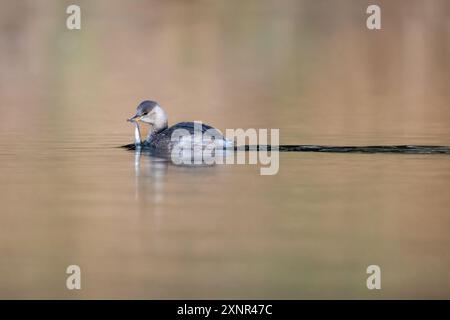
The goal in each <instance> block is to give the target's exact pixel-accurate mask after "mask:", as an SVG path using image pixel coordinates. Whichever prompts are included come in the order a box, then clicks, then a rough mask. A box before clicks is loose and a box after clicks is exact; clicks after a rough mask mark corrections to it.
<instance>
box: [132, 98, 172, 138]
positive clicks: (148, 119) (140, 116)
mask: <svg viewBox="0 0 450 320" xmlns="http://www.w3.org/2000/svg"><path fill="white" fill-rule="evenodd" d="M128 121H132V122H134V121H142V122H145V123H148V124H150V125H152V126H153V128H152V131H160V130H163V129H165V128H167V115H166V112H165V111H164V109H163V108H161V106H160V105H159V104H158V103H157V102H155V101H150V100H145V101H142V102H141V103H140V104H139V105H138V107H137V110H136V114H135V115H134V116H133V117H131V118H130V119H128Z"/></svg>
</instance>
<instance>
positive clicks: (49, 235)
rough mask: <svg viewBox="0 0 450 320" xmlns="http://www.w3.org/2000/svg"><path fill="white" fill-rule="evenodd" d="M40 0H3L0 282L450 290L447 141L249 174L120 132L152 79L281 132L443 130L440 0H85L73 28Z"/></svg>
mask: <svg viewBox="0 0 450 320" xmlns="http://www.w3.org/2000/svg"><path fill="white" fill-rule="evenodd" d="M39 3H40V4H39V5H38V4H37V3H35V2H33V1H19V2H18V3H13V2H6V1H0V5H1V8H2V10H1V12H0V21H1V22H0V70H1V72H0V177H1V181H2V183H1V184H0V259H1V261H0V297H1V298H450V277H449V275H448V270H449V267H450V253H449V250H448V248H449V246H450V234H449V226H450V215H449V208H450V197H449V188H450V157H449V156H448V155H395V154H374V155H364V154H331V153H329V154H314V153H285V154H281V156H280V170H279V173H278V174H277V175H274V176H261V175H259V166H256V165H228V166H227V165H219V166H214V167H202V168H187V167H179V166H175V165H172V164H169V163H167V162H164V161H160V160H158V159H154V158H150V157H148V156H141V157H140V158H136V157H135V154H134V153H133V152H130V151H125V150H123V149H120V148H117V147H118V146H120V145H123V144H126V143H130V142H131V141H132V139H133V128H132V126H131V125H130V124H129V123H127V122H126V121H125V119H126V118H127V117H129V116H131V115H132V114H133V112H134V108H135V106H136V105H137V104H138V103H139V102H140V101H141V100H144V99H155V100H158V101H159V102H160V103H161V105H163V106H164V107H165V108H166V110H167V112H168V114H169V121H170V123H176V122H179V121H183V120H188V121H189V120H202V121H204V122H205V123H208V124H212V125H215V126H216V127H218V128H220V129H222V130H224V129H226V128H279V129H280V140H281V141H280V143H283V144H329V145H368V144H440V145H450V127H449V120H450V92H449V90H448V84H449V83H450V72H449V71H450V58H449V57H450V42H449V39H450V23H449V21H450V19H449V18H450V5H449V3H448V2H447V1H427V2H425V1H395V3H394V2H392V1H390V2H382V10H383V11H382V12H383V20H382V21H383V22H382V26H383V29H382V30H381V31H377V32H371V31H368V30H367V29H366V28H365V18H366V15H365V13H364V12H365V5H366V4H362V3H361V2H360V1H340V2H339V3H337V2H335V1H281V2H279V1H273V2H272V1H246V2H245V4H243V3H241V2H238V1H236V2H234V1H217V2H214V3H210V2H208V1H193V2H187V3H184V2H181V1H180V2H178V1H170V2H164V3H163V2H147V1H145V2H144V1H134V2H131V3H129V4H126V3H125V2H122V1H120V2H119V1H105V0H103V1H95V2H83V3H82V17H83V20H82V30H81V31H68V30H67V29H66V28H65V18H66V14H65V6H64V4H62V3H60V2H59V1H56V0H55V1H51V0H48V1H42V2H39ZM19 17H20V19H19ZM70 264H77V265H79V266H80V267H81V269H82V290H81V291H68V290H67V289H66V288H65V281H66V277H67V275H66V273H65V269H66V267H67V266H68V265H70ZM371 264H377V265H379V266H380V267H381V268H382V290H381V291H377V292H374V291H369V290H367V288H366V278H367V274H366V268H367V266H368V265H371Z"/></svg>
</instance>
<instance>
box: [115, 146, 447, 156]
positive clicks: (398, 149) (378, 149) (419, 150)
mask: <svg viewBox="0 0 450 320" xmlns="http://www.w3.org/2000/svg"><path fill="white" fill-rule="evenodd" d="M121 148H125V149H127V150H136V145H135V144H127V145H124V146H121ZM147 148H148V147H146V146H145V145H143V146H141V147H140V148H139V149H140V150H145V149H147ZM230 150H234V151H260V150H261V151H277V150H278V151H279V152H328V153H398V154H450V146H424V145H391V146H321V145H279V146H271V145H244V146H235V147H234V148H233V149H230Z"/></svg>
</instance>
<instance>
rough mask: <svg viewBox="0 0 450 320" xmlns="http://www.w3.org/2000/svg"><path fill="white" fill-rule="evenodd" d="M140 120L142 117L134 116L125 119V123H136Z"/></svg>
mask: <svg viewBox="0 0 450 320" xmlns="http://www.w3.org/2000/svg"><path fill="white" fill-rule="evenodd" d="M141 118H142V116H138V115H137V114H136V115H134V116H132V117H131V118H130V119H127V121H129V122H136V121H139V120H141Z"/></svg>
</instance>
